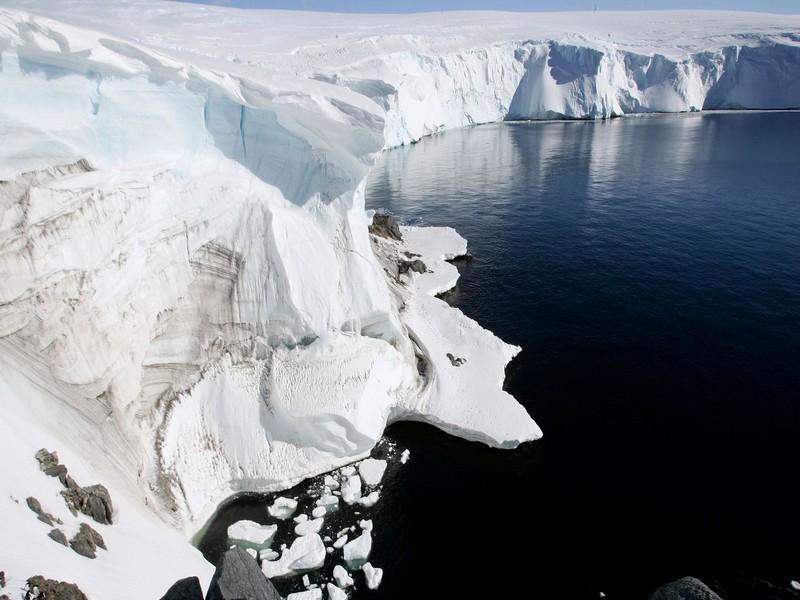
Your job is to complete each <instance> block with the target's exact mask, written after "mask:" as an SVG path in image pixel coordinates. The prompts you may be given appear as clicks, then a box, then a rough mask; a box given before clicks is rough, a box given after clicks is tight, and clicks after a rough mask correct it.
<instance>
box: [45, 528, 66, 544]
mask: <svg viewBox="0 0 800 600" xmlns="http://www.w3.org/2000/svg"><path fill="white" fill-rule="evenodd" d="M47 537H49V538H50V539H51V540H53V541H54V542H58V543H59V544H61V545H62V546H67V545H68V543H67V536H65V535H64V532H63V531H61V530H60V529H51V530H50V533H48V534H47Z"/></svg>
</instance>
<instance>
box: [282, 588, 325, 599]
mask: <svg viewBox="0 0 800 600" xmlns="http://www.w3.org/2000/svg"><path fill="white" fill-rule="evenodd" d="M286 600H322V590H321V589H319V588H315V589H313V590H306V591H304V592H295V593H293V594H289V595H288V596H287V597H286Z"/></svg>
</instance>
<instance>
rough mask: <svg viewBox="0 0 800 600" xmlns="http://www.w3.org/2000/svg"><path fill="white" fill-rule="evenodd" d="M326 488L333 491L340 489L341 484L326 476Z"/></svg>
mask: <svg viewBox="0 0 800 600" xmlns="http://www.w3.org/2000/svg"><path fill="white" fill-rule="evenodd" d="M324 483H325V486H326V487H329V488H331V489H332V490H338V489H339V482H338V481H337V480H336V479H335V478H334V477H331V476H330V475H325V482H324Z"/></svg>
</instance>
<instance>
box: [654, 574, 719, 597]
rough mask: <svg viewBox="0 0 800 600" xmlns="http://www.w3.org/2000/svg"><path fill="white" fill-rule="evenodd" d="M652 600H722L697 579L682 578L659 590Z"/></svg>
mask: <svg viewBox="0 0 800 600" xmlns="http://www.w3.org/2000/svg"><path fill="white" fill-rule="evenodd" d="M650 600H722V598H720V597H719V596H718V595H717V594H716V593H715V592H714V591H713V590H712V589H711V588H709V587H708V586H707V585H706V584H705V583H703V582H702V581H700V580H699V579H697V578H695V577H681V578H680V579H678V580H676V581H672V582H670V583H668V584H666V585H662V586H661V587H660V588H658V589H657V590H656V591H655V593H653V595H652V596H650Z"/></svg>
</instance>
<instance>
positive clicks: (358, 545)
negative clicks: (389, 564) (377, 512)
mask: <svg viewBox="0 0 800 600" xmlns="http://www.w3.org/2000/svg"><path fill="white" fill-rule="evenodd" d="M370 552H372V534H371V533H370V532H369V531H364V532H363V533H362V534H361V535H360V536H358V537H357V538H356V539H354V540H352V541H350V542H347V543H346V544H345V545H344V561H345V562H346V563H347V566H348V567H350V568H351V569H357V568H359V567H360V566H361V565H362V564H364V562H366V560H367V559H368V558H369V554H370Z"/></svg>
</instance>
